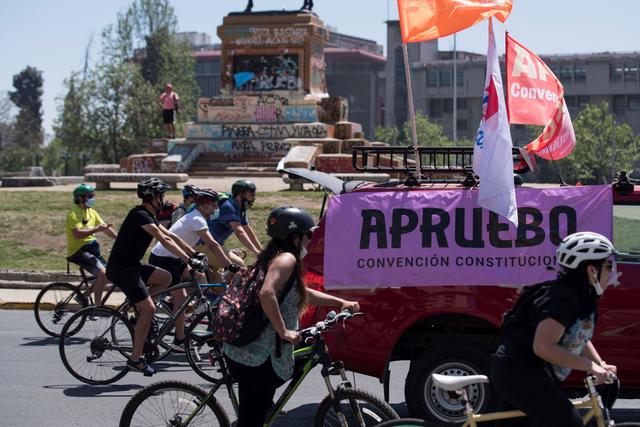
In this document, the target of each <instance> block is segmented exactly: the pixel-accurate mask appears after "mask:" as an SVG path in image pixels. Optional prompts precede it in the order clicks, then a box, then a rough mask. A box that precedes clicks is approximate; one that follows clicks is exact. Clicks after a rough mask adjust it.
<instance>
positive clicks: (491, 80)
mask: <svg viewBox="0 0 640 427" xmlns="http://www.w3.org/2000/svg"><path fill="white" fill-rule="evenodd" d="M512 148H513V143H512V142H511V132H510V131H509V120H508V119H507V108H506V104H505V102H504V93H503V91H502V76H501V75H500V62H498V53H497V50H496V39H495V37H494V35H493V25H492V23H491V18H489V50H488V51H487V76H486V78H485V84H484V94H483V97H482V119H481V120H480V127H479V128H478V134H477V136H476V142H475V145H474V148H473V171H474V172H475V174H476V175H478V176H479V177H480V193H479V195H478V204H479V205H480V206H482V207H483V208H485V209H489V210H490V211H492V212H495V213H497V214H499V215H502V216H503V217H505V218H506V219H508V220H509V221H510V222H512V223H513V224H514V225H515V226H516V227H517V226H518V210H517V207H516V190H515V186H514V183H513V157H512V153H511V151H512Z"/></svg>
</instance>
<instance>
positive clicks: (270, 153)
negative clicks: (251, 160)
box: [207, 140, 292, 158]
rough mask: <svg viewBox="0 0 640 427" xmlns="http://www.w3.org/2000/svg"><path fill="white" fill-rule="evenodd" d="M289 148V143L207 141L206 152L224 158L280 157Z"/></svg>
mask: <svg viewBox="0 0 640 427" xmlns="http://www.w3.org/2000/svg"><path fill="white" fill-rule="evenodd" d="M291 147H292V145H291V143H289V142H281V141H261V140H236V141H209V142H208V143H207V151H208V152H213V153H219V154H222V155H224V156H225V157H261V158H271V157H282V156H284V155H285V154H286V153H287V152H288V151H289V150H290V149H291Z"/></svg>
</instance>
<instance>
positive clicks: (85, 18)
mask: <svg viewBox="0 0 640 427" xmlns="http://www.w3.org/2000/svg"><path fill="white" fill-rule="evenodd" d="M130 2H131V0H108V1H105V0H0V58H1V62H0V64H1V65H0V96H4V95H6V91H10V90H13V76H14V75H15V74H17V73H19V72H20V71H21V70H23V69H24V68H25V67H27V66H29V65H30V66H33V67H36V68H37V69H39V70H41V71H42V73H43V78H44V94H43V110H44V127H45V132H46V133H47V134H49V135H50V134H51V133H52V123H53V120H54V119H55V117H56V116H57V108H58V105H59V104H60V100H59V99H60V97H61V96H63V95H64V92H63V81H64V79H65V78H67V77H69V75H70V74H71V73H72V72H74V71H78V70H81V69H82V66H83V61H84V52H85V49H86V47H87V45H88V43H89V40H90V39H91V38H92V36H93V44H92V46H93V49H92V58H93V60H95V59H96V58H97V57H98V53H99V51H98V49H99V45H100V33H101V31H102V29H103V28H104V27H106V26H107V25H109V24H111V23H114V22H115V21H116V17H117V13H118V12H120V11H123V10H125V9H126V8H127V6H128V5H129V4H130ZM171 3H172V5H173V7H174V9H175V12H176V16H177V18H178V26H179V29H180V31H197V32H204V33H208V34H210V35H211V36H212V42H213V43H217V42H219V39H218V37H217V36H216V28H217V26H218V25H220V24H221V23H222V18H223V17H224V16H225V15H226V14H227V13H229V12H234V11H242V10H244V7H245V5H246V1H245V0H172V1H171ZM314 3H315V5H314V12H316V14H317V15H318V16H319V17H320V18H321V19H322V20H323V21H324V23H325V24H326V25H330V26H332V27H336V28H337V30H338V31H339V32H340V33H344V34H349V35H353V36H358V37H363V38H367V39H371V40H375V41H376V42H378V43H379V44H381V45H383V46H384V45H385V44H386V25H385V21H387V20H389V19H391V20H395V19H398V11H397V3H396V1H395V0H315V1H314ZM513 3H514V5H513V11H512V13H511V16H510V17H509V19H508V20H507V21H506V23H505V24H501V23H499V22H496V23H495V25H494V29H495V32H496V39H497V42H498V51H499V52H500V53H503V52H504V31H509V33H510V34H511V35H512V36H513V37H514V38H515V39H516V40H518V41H520V42H521V43H523V44H524V45H525V46H527V47H528V48H529V49H531V50H533V51H534V52H536V53H538V54H540V55H543V54H557V53H562V54H567V53H588V52H605V51H609V52H631V51H640V25H639V24H638V20H637V17H638V16H639V15H640V0H607V1H603V0H513ZM254 4H255V6H254V8H253V10H254V11H260V10H280V9H283V8H285V9H287V10H293V9H297V8H299V7H300V6H301V5H302V0H254ZM486 28H487V26H486V23H481V24H478V25H476V26H475V27H472V28H470V29H467V30H465V31H462V32H460V33H459V34H458V36H457V47H458V49H459V50H466V51H471V52H477V53H486V49H487V35H486V31H487V29H486ZM439 48H440V49H441V50H450V49H452V48H453V38H452V37H447V38H443V39H441V40H439ZM385 52H386V46H385ZM479 90H481V89H479Z"/></svg>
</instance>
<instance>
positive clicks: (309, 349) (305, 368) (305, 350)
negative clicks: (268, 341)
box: [183, 335, 351, 427]
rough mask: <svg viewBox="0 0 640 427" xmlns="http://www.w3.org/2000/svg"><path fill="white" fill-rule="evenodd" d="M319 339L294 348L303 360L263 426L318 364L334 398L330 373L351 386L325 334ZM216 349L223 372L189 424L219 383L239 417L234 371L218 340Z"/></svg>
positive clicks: (186, 423) (275, 414) (268, 423)
mask: <svg viewBox="0 0 640 427" xmlns="http://www.w3.org/2000/svg"><path fill="white" fill-rule="evenodd" d="M316 339H317V341H316V342H315V343H313V344H311V345H309V346H306V347H302V348H300V349H297V350H294V352H293V354H294V359H296V360H298V361H300V362H302V361H303V360H304V363H296V365H295V366H294V371H293V376H292V377H291V380H290V381H289V384H288V385H287V387H286V388H285V389H284V391H283V392H282V394H281V395H280V397H279V398H278V400H277V401H276V402H275V403H274V404H273V405H272V406H271V408H270V409H269V412H268V413H267V416H266V421H265V423H264V425H263V426H264V427H269V426H271V424H273V422H274V421H275V419H276V417H277V416H278V413H279V412H280V411H281V410H282V408H283V407H284V406H285V405H286V404H287V402H288V401H289V399H290V398H291V397H292V396H293V395H294V394H295V392H296V390H297V389H298V387H299V386H300V384H302V382H303V381H304V379H305V378H306V377H307V375H308V374H309V372H311V371H312V370H313V368H315V367H316V366H318V365H322V371H321V374H322V377H323V378H324V381H325V384H326V386H327V390H328V391H329V395H330V396H331V397H332V398H333V397H334V396H335V393H334V390H335V389H334V388H333V385H332V384H331V379H330V378H329V377H330V375H332V374H334V373H336V372H338V373H339V374H340V377H341V379H342V384H344V385H345V386H346V387H351V383H350V382H349V380H348V378H347V374H346V372H345V370H344V365H343V364H342V362H340V361H337V362H333V361H332V360H331V357H330V355H329V352H328V351H327V348H326V344H325V342H324V340H323V339H322V336H321V335H319V336H318V337H316ZM213 351H214V352H215V354H216V358H217V359H218V363H219V365H220V369H219V371H220V372H221V373H222V378H221V379H220V380H218V381H216V382H214V383H213V385H212V387H211V390H210V391H209V393H208V394H207V396H206V398H205V399H203V400H202V402H200V404H199V405H198V406H197V407H196V408H195V410H194V411H193V412H192V413H191V414H190V415H189V417H187V419H186V420H185V422H184V424H183V425H188V424H189V422H191V419H192V418H193V417H194V416H195V415H197V414H198V413H200V411H201V410H202V408H204V407H205V405H207V403H208V402H209V401H210V400H211V399H212V398H214V395H215V393H216V392H217V391H218V390H219V389H220V387H221V386H222V385H223V384H224V385H225V386H226V388H227V392H228V394H229V398H230V399H231V404H232V406H233V410H234V411H235V414H236V417H237V416H238V413H239V400H238V397H237V395H236V393H235V391H234V389H233V383H234V381H233V378H232V377H231V373H230V371H229V368H228V367H227V363H226V360H225V359H224V357H223V355H222V351H221V348H220V345H219V344H218V343H215V344H214V345H213Z"/></svg>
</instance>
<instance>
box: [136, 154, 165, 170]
mask: <svg viewBox="0 0 640 427" xmlns="http://www.w3.org/2000/svg"><path fill="white" fill-rule="evenodd" d="M130 161H131V163H130V164H131V172H133V173H151V172H160V162H161V161H162V159H160V158H157V157H142V156H135V157H133V156H132V157H130Z"/></svg>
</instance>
